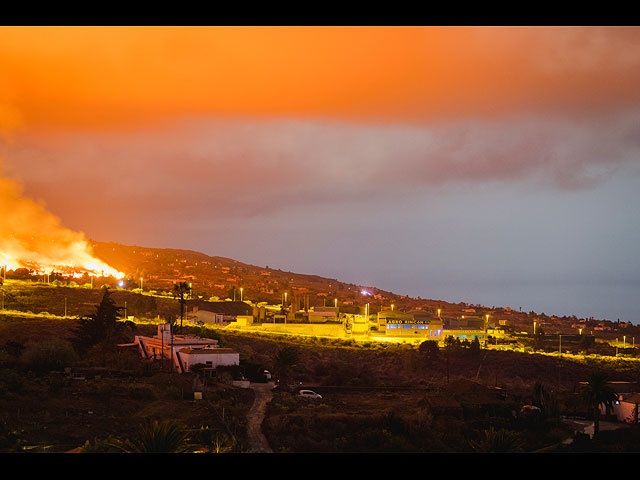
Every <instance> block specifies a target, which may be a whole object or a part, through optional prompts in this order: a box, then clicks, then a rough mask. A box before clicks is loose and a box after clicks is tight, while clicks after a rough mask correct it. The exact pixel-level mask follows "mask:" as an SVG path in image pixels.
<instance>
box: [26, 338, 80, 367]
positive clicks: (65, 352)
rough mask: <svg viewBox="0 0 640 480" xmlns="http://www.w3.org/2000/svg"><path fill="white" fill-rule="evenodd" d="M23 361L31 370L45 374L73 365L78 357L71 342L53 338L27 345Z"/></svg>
mask: <svg viewBox="0 0 640 480" xmlns="http://www.w3.org/2000/svg"><path fill="white" fill-rule="evenodd" d="M21 360H22V362H23V363H24V364H25V365H26V366H27V367H28V368H30V369H31V370H33V371H35V372H38V373H44V372H48V371H51V370H60V369H62V368H64V367H67V366H69V365H71V364H73V363H74V362H75V361H76V360H77V356H76V353H75V350H74V349H73V346H72V345H71V343H70V342H68V341H66V340H60V339H57V338H52V339H50V340H43V341H40V342H34V343H31V344H29V345H27V347H26V349H25V351H24V352H23V353H22V356H21Z"/></svg>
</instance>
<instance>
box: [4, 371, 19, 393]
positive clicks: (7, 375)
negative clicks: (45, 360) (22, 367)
mask: <svg viewBox="0 0 640 480" xmlns="http://www.w3.org/2000/svg"><path fill="white" fill-rule="evenodd" d="M22 387H23V381H22V375H20V374H18V372H16V371H15V370H11V369H8V368H4V369H2V370H0V395H4V394H6V393H8V392H10V393H19V392H20V391H21V390H22Z"/></svg>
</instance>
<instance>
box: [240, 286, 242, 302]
mask: <svg viewBox="0 0 640 480" xmlns="http://www.w3.org/2000/svg"><path fill="white" fill-rule="evenodd" d="M240 301H242V287H240Z"/></svg>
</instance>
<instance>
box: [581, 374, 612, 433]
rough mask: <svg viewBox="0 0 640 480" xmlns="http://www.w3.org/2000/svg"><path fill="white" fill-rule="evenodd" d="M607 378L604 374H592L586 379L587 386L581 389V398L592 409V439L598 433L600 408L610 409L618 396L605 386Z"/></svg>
mask: <svg viewBox="0 0 640 480" xmlns="http://www.w3.org/2000/svg"><path fill="white" fill-rule="evenodd" d="M608 380H609V378H608V375H607V374H606V373H605V372H600V371H598V372H593V373H591V374H590V375H589V376H588V377H587V384H586V385H585V386H584V387H583V389H582V396H583V399H584V400H585V402H586V403H587V405H588V406H589V408H591V409H593V437H594V438H595V437H596V436H597V435H598V433H599V432H600V406H601V405H602V406H604V407H610V406H612V405H613V404H614V403H615V402H616V400H618V396H617V395H616V393H615V391H614V390H613V389H612V388H611V387H610V386H609V385H607V382H608Z"/></svg>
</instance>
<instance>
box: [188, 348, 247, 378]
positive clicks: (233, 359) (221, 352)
mask: <svg viewBox="0 0 640 480" xmlns="http://www.w3.org/2000/svg"><path fill="white" fill-rule="evenodd" d="M176 360H177V362H178V365H179V371H181V372H184V373H186V372H190V371H191V370H192V368H193V366H194V365H202V366H203V367H204V368H205V369H208V370H212V369H215V368H216V367H220V366H231V365H240V354H239V353H238V352H234V351H233V350H232V349H230V348H183V349H181V350H179V351H177V352H176Z"/></svg>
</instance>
